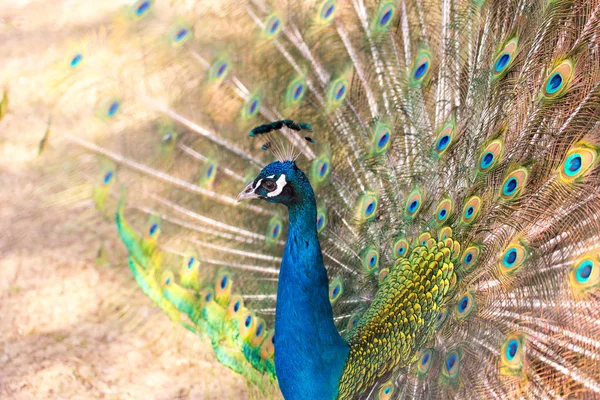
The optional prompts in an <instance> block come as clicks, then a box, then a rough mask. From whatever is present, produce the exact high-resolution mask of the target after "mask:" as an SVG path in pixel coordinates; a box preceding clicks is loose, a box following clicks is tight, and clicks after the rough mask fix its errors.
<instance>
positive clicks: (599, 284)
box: [569, 250, 600, 295]
mask: <svg viewBox="0 0 600 400" xmlns="http://www.w3.org/2000/svg"><path fill="white" fill-rule="evenodd" d="M599 254H600V253H599V252H598V250H594V251H592V252H588V253H586V254H584V255H583V256H581V257H579V259H578V260H576V261H575V262H574V263H573V266H572V267H571V269H570V271H569V282H570V284H571V288H572V290H573V292H574V294H576V295H587V294H589V293H592V292H594V291H596V290H597V289H598V288H600V261H599V260H600V257H599Z"/></svg>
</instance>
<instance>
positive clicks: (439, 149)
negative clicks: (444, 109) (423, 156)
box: [433, 120, 456, 158]
mask: <svg viewBox="0 0 600 400" xmlns="http://www.w3.org/2000/svg"><path fill="white" fill-rule="evenodd" d="M455 130H456V124H455V122H454V120H451V121H449V122H447V123H446V124H445V125H444V126H443V127H442V128H441V129H440V130H439V131H438V133H437V135H436V139H435V142H434V144H433V153H434V155H435V156H436V157H438V158H439V157H441V156H442V155H443V154H444V153H446V151H448V149H449V148H450V146H451V145H452V141H453V140H454V135H455Z"/></svg>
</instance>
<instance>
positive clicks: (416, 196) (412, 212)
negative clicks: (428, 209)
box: [404, 189, 423, 218]
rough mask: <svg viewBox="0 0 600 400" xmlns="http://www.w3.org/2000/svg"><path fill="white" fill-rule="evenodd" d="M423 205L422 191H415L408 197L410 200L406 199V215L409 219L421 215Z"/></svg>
mask: <svg viewBox="0 0 600 400" xmlns="http://www.w3.org/2000/svg"><path fill="white" fill-rule="evenodd" d="M422 205H423V193H422V192H421V190H420V189H415V190H413V191H412V192H411V193H410V194H409V195H408V198H407V199H406V204H405V207H404V214H405V215H406V216H407V217H408V218H414V217H416V215H417V214H418V213H419V210H420V209H421V206H422Z"/></svg>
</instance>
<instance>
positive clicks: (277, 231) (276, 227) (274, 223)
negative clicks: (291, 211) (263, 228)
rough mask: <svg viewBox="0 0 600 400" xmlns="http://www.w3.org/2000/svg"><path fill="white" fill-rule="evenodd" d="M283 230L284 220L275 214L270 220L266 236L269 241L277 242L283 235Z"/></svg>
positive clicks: (271, 242)
mask: <svg viewBox="0 0 600 400" xmlns="http://www.w3.org/2000/svg"><path fill="white" fill-rule="evenodd" d="M282 231H283V221H282V220H281V218H280V217H278V216H276V215H275V216H273V217H271V219H270V220H269V225H268V227H267V232H266V235H265V236H266V237H267V243H268V244H273V243H277V241H278V240H279V238H280V237H281V232H282Z"/></svg>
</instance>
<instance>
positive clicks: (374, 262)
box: [361, 247, 379, 274]
mask: <svg viewBox="0 0 600 400" xmlns="http://www.w3.org/2000/svg"><path fill="white" fill-rule="evenodd" d="M361 260H362V265H363V269H364V270H365V272H367V273H369V274H370V273H372V272H374V271H375V270H376V269H377V268H378V267H379V251H377V249H375V248H374V247H367V248H365V249H364V250H363V251H362V252H361Z"/></svg>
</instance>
